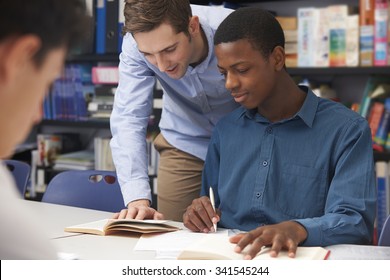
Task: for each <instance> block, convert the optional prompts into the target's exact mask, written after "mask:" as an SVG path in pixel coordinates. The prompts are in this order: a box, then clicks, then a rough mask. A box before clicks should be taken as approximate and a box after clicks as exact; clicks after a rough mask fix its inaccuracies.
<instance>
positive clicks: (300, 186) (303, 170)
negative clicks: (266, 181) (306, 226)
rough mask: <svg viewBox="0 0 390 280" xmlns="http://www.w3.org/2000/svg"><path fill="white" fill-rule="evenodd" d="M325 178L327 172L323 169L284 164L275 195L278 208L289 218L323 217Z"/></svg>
mask: <svg viewBox="0 0 390 280" xmlns="http://www.w3.org/2000/svg"><path fill="white" fill-rule="evenodd" d="M327 177H328V176H327V171H326V170H323V169H317V168H313V167H306V166H300V165H294V164H285V165H284V166H283V170H282V172H281V177H280V182H279V183H278V187H279V190H278V191H277V192H278V193H277V194H276V195H277V202H278V207H279V208H280V210H281V211H282V212H283V213H284V214H286V215H288V216H289V217H291V218H307V217H318V216H320V215H323V213H324V208H325V202H326V194H327V189H328V179H327Z"/></svg>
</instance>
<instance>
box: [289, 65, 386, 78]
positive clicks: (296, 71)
mask: <svg viewBox="0 0 390 280" xmlns="http://www.w3.org/2000/svg"><path fill="white" fill-rule="evenodd" d="M287 72H288V73H289V74H290V75H304V76H313V75H326V76H331V75H389V74H390V67H389V66H384V67H327V68H320V67H311V68H308V67H305V68H287Z"/></svg>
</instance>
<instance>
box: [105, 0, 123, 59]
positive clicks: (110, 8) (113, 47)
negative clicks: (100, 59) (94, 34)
mask: <svg viewBox="0 0 390 280" xmlns="http://www.w3.org/2000/svg"><path fill="white" fill-rule="evenodd" d="M119 1H122V0H106V30H105V31H106V35H105V53H117V52H118V35H119V34H118V22H119V18H118V16H119Z"/></svg>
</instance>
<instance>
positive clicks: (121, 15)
mask: <svg viewBox="0 0 390 280" xmlns="http://www.w3.org/2000/svg"><path fill="white" fill-rule="evenodd" d="M118 9H119V11H118V53H120V52H121V51H122V43H123V35H122V30H123V26H124V24H125V14H124V10H125V1H119V6H118Z"/></svg>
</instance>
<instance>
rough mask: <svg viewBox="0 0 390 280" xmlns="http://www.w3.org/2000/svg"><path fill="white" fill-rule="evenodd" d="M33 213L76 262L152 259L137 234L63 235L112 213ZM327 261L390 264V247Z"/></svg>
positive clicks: (357, 249) (336, 248) (43, 208)
mask: <svg viewBox="0 0 390 280" xmlns="http://www.w3.org/2000/svg"><path fill="white" fill-rule="evenodd" d="M26 203H28V204H29V207H30V208H31V209H32V211H35V212H37V214H38V215H39V216H40V217H41V218H42V221H43V223H45V224H47V225H48V231H49V232H48V235H49V237H50V238H51V242H52V243H53V244H54V246H56V247H57V248H58V250H59V251H60V252H64V253H71V254H74V255H75V256H76V258H79V259H88V260H94V259H96V260H98V259H105V260H128V259H137V260H150V259H155V258H156V254H155V252H153V251H134V250H133V249H134V247H135V245H136V244H137V241H138V239H139V237H140V235H139V234H130V235H129V234H127V235H126V236H96V235H90V234H74V233H67V232H64V228H65V227H67V226H70V225H76V224H81V223H86V222H91V221H95V220H100V219H105V218H110V217H111V216H112V213H110V212H103V211H96V210H89V209H84V208H77V207H69V206H63V205H56V204H49V203H43V202H34V201H26ZM326 248H327V249H330V250H331V253H330V256H329V260H340V259H345V260H358V259H362V260H380V259H381V260H390V247H378V246H360V245H344V244H342V245H333V246H328V247H326Z"/></svg>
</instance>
